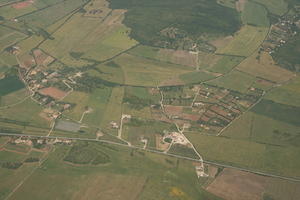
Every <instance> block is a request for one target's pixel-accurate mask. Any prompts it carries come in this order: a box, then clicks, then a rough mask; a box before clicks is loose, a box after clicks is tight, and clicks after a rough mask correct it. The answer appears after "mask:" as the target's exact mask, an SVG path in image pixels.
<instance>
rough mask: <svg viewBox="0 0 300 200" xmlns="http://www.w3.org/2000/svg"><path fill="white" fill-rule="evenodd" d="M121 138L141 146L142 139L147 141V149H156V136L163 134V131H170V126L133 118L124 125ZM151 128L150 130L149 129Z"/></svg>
mask: <svg viewBox="0 0 300 200" xmlns="http://www.w3.org/2000/svg"><path fill="white" fill-rule="evenodd" d="M123 126H124V130H123V131H124V135H122V137H123V136H124V137H123V138H124V139H125V140H128V141H130V143H132V144H134V145H138V146H143V142H142V141H141V139H142V138H144V139H147V140H148V143H147V147H151V148H156V139H155V138H156V135H157V134H160V135H162V134H163V131H164V130H170V129H171V127H172V124H168V123H165V122H159V121H154V120H146V119H141V118H133V119H131V120H130V121H129V122H128V123H125V124H124V125H123ZM150 127H151V128H150Z"/></svg>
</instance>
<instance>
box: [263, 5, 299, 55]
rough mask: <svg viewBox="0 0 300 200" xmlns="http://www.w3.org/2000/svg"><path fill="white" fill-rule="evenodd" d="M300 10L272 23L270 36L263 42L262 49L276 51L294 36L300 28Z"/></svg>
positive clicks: (270, 51)
mask: <svg viewBox="0 0 300 200" xmlns="http://www.w3.org/2000/svg"><path fill="white" fill-rule="evenodd" d="M299 17H300V15H299V11H298V13H296V14H294V15H284V16H283V17H281V18H279V19H278V22H276V23H274V24H272V26H271V29H270V33H269V35H268V38H267V39H266V40H265V42H264V43H263V44H262V48H261V50H263V51H266V52H268V53H269V54H272V53H274V51H275V50H276V48H279V47H281V46H282V45H283V44H285V43H286V42H287V40H288V39H290V38H292V37H294V36H295V35H296V34H297V32H298V29H300V19H299Z"/></svg>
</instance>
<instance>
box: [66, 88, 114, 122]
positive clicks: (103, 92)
mask: <svg viewBox="0 0 300 200" xmlns="http://www.w3.org/2000/svg"><path fill="white" fill-rule="evenodd" d="M110 95H111V88H109V87H104V88H98V89H96V90H94V91H93V92H92V93H84V92H77V91H74V92H72V93H71V94H69V95H68V96H67V97H66V98H65V99H64V100H63V101H64V102H69V103H71V104H75V107H74V108H73V109H71V110H70V111H68V112H66V113H65V115H66V116H68V117H70V118H71V119H73V120H76V121H80V120H81V121H82V122H84V123H87V124H91V125H95V126H98V125H99V124H100V122H101V119H102V117H103V115H104V112H105V109H106V104H107V103H108V101H109V98H110ZM84 113H85V114H84ZM82 117H83V118H82Z"/></svg>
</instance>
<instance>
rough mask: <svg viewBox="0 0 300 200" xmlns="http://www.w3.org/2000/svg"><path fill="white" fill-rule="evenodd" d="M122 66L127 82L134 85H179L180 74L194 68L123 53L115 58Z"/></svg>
mask: <svg viewBox="0 0 300 200" xmlns="http://www.w3.org/2000/svg"><path fill="white" fill-rule="evenodd" d="M114 62H115V63H117V64H118V65H120V66H121V67H122V70H123V72H124V78H125V84H127V85H133V86H152V87H156V86H157V85H178V84H182V82H181V80H179V79H178V76H179V75H181V74H185V73H187V72H190V71H192V69H190V68H187V67H184V66H179V65H173V64H169V63H164V62H159V61H154V60H150V59H145V58H141V57H137V56H132V55H129V54H122V55H121V56H118V57H117V58H116V59H114Z"/></svg>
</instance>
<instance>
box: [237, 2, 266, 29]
mask: <svg viewBox="0 0 300 200" xmlns="http://www.w3.org/2000/svg"><path fill="white" fill-rule="evenodd" d="M253 12H255V15H253ZM242 21H243V23H244V24H249V25H252V26H261V27H268V26H269V25H270V22H269V19H268V11H267V10H266V8H265V7H264V6H262V5H261V4H258V3H255V2H252V1H247V3H246V4H245V8H244V10H243V11H242Z"/></svg>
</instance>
